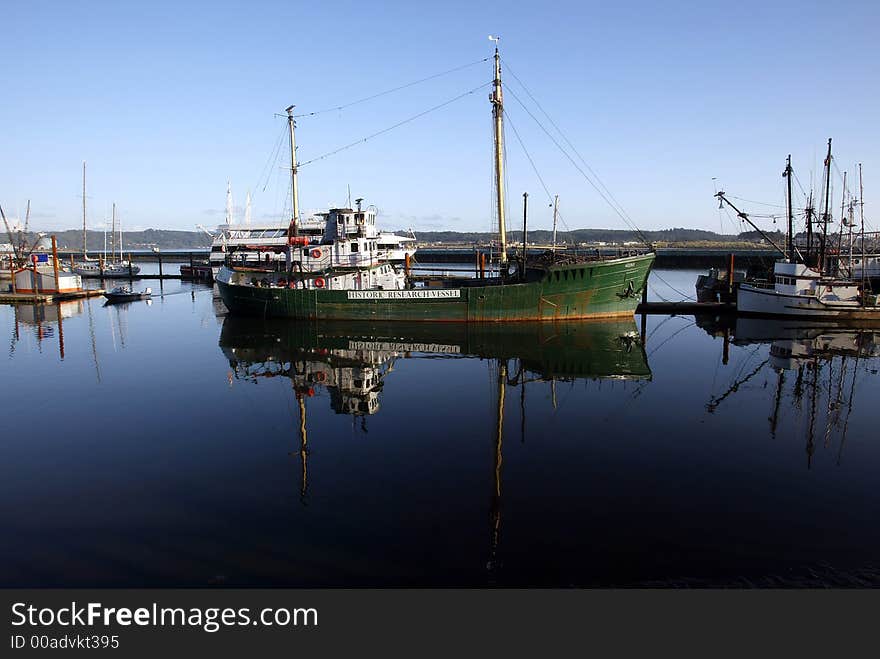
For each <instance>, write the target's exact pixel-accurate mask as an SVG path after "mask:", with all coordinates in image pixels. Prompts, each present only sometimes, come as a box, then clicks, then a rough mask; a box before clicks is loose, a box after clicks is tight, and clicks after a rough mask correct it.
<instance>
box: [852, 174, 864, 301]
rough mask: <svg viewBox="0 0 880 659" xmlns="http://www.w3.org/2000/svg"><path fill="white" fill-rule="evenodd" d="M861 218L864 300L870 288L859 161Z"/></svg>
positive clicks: (862, 186) (862, 188) (862, 187)
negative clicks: (868, 285)
mask: <svg viewBox="0 0 880 659" xmlns="http://www.w3.org/2000/svg"><path fill="white" fill-rule="evenodd" d="M859 219H860V220H861V224H862V226H861V234H862V300H864V299H865V298H864V296H865V294H866V293H867V288H868V287H867V283H868V264H867V262H866V261H865V187H864V185H862V163H859ZM850 263H852V258H850Z"/></svg>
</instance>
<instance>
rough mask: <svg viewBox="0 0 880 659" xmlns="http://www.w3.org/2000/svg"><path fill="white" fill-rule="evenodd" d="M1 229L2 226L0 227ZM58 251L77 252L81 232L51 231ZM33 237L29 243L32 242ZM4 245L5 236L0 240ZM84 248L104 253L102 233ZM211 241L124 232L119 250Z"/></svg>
mask: <svg viewBox="0 0 880 659" xmlns="http://www.w3.org/2000/svg"><path fill="white" fill-rule="evenodd" d="M0 227H2V225H0ZM54 234H55V236H56V237H57V239H58V249H60V250H77V251H78V250H81V249H82V229H68V230H66V231H55V232H54ZM34 237H35V236H33V235H31V237H30V239H29V240H30V241H31V242H32V241H33V240H34ZM3 240H4V241H5V236H3ZM86 241H87V248H88V250H89V251H90V252H101V251H103V250H104V232H103V231H87V232H86ZM210 246H211V239H210V238H209V237H208V235H207V234H205V233H203V232H201V231H170V230H167V229H147V230H145V231H126V232H125V233H124V234H123V236H122V248H123V250H128V249H132V250H135V249H137V250H141V249H151V248H153V247H158V248H159V249H207V248H209V247H210ZM107 249H110V236H109V235H108V236H107Z"/></svg>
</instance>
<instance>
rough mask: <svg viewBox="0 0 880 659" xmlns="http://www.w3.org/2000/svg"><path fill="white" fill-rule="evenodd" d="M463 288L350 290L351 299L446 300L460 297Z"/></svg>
mask: <svg viewBox="0 0 880 659" xmlns="http://www.w3.org/2000/svg"><path fill="white" fill-rule="evenodd" d="M460 297H461V289H458V288H450V289H445V288H441V289H438V290H429V289H426V290H414V291H348V299H349V300H444V299H451V298H460Z"/></svg>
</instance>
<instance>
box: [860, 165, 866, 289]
mask: <svg viewBox="0 0 880 659" xmlns="http://www.w3.org/2000/svg"><path fill="white" fill-rule="evenodd" d="M859 219H860V220H861V223H862V227H861V234H862V296H864V295H865V291H866V289H867V286H866V285H865V284H866V283H867V275H868V264H867V263H866V262H865V188H864V186H863V185H862V163H859ZM863 299H864V297H863Z"/></svg>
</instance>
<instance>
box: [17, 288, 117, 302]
mask: <svg viewBox="0 0 880 659" xmlns="http://www.w3.org/2000/svg"><path fill="white" fill-rule="evenodd" d="M101 295H104V289H103V288H92V289H87V290H81V291H72V292H70V293H0V304H49V303H52V302H64V301H65V300H79V299H82V298H89V297H100V296H101Z"/></svg>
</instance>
